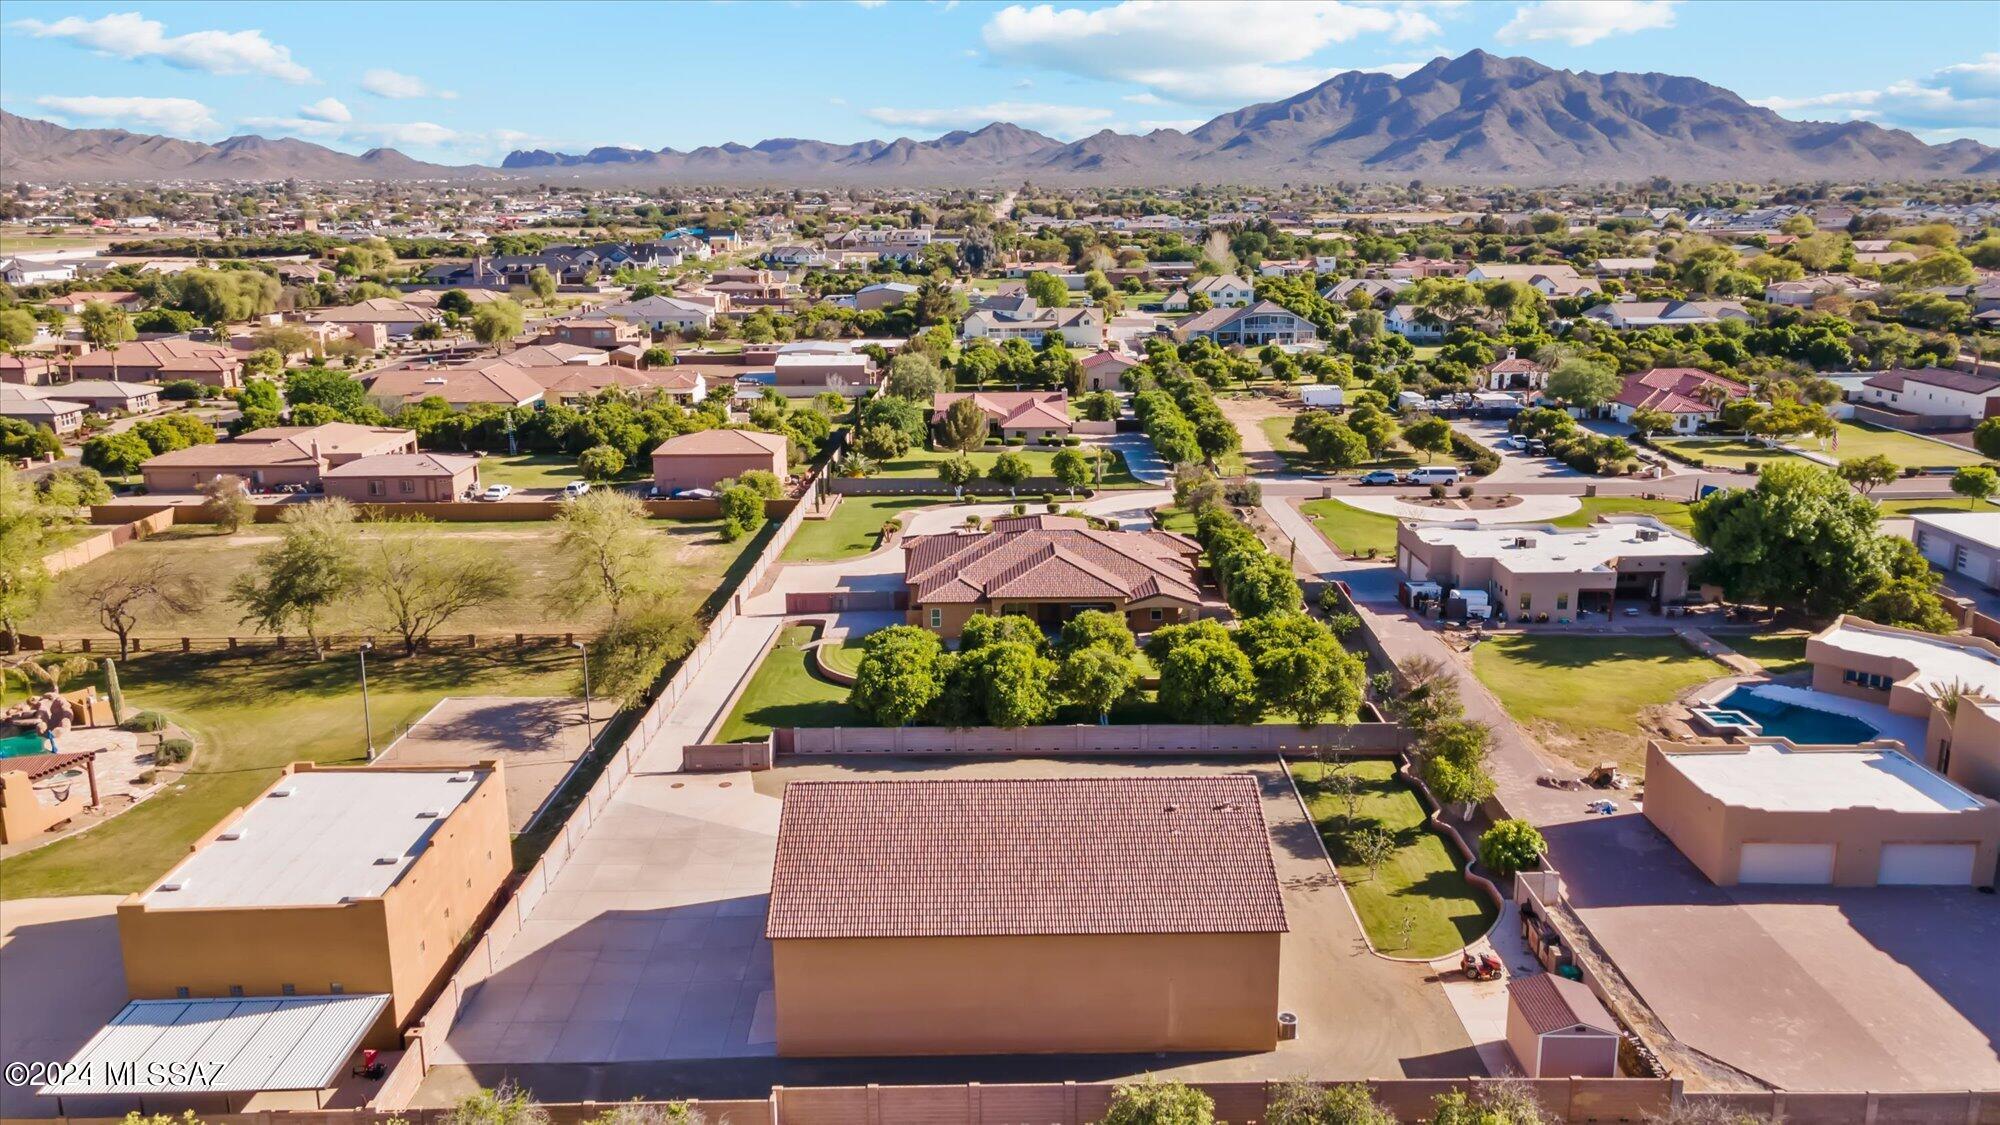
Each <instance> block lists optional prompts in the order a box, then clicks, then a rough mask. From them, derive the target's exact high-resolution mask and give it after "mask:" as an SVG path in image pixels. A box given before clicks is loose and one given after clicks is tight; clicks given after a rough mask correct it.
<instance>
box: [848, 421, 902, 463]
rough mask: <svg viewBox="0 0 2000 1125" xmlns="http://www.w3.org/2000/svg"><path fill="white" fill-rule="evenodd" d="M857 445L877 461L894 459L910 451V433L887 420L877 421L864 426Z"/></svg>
mask: <svg viewBox="0 0 2000 1125" xmlns="http://www.w3.org/2000/svg"><path fill="white" fill-rule="evenodd" d="M855 445H856V446H858V447H859V448H860V450H861V452H862V453H863V454H864V455H866V456H869V457H872V458H874V459H876V460H877V461H893V460H895V459H896V458H898V457H901V456H902V455H903V454H905V453H908V452H909V451H910V435H908V434H906V433H904V432H903V431H901V430H899V429H897V428H896V427H894V426H891V425H889V424H887V423H885V422H877V423H875V424H874V425H872V426H864V427H863V428H862V430H861V436H860V438H859V439H858V440H857V441H856V442H855Z"/></svg>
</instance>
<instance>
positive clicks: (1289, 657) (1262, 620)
mask: <svg viewBox="0 0 2000 1125" xmlns="http://www.w3.org/2000/svg"><path fill="white" fill-rule="evenodd" d="M1236 640H1237V643H1238V644H1240V645H1241V646H1242V647H1243V649H1244V650H1245V651H1246V652H1247V653H1248V654H1249V656H1250V663H1251V665H1252V666H1253V667H1254V668H1255V669H1256V671H1257V687H1258V692H1259V693H1260V695H1261V697H1262V699H1263V702H1264V705H1265V706H1266V707H1267V708H1269V709H1271V710H1274V711H1285V712H1289V713H1291V715H1292V716H1293V717H1294V718H1295V719H1297V720H1298V723H1299V725H1300V726H1302V727H1311V726H1317V725H1318V724H1319V723H1321V722H1322V721H1325V720H1329V719H1330V720H1332V721H1334V722H1339V723H1346V722H1352V721H1353V719H1354V714H1355V711H1356V710H1357V709H1358V708H1359V707H1360V705H1361V687H1362V682H1363V680H1364V679H1365V678H1366V676H1367V674H1368V670H1367V667H1366V666H1365V665H1364V664H1363V663H1362V661H1361V658H1360V657H1358V656H1355V655H1354V654H1353V653H1350V652H1348V651H1347V650H1346V649H1344V648H1342V647H1341V644H1340V641H1339V639H1338V638H1336V637H1335V636H1334V635H1333V631H1332V630H1331V629H1329V628H1327V627H1326V625H1324V624H1322V623H1321V622H1319V621H1317V620H1315V619H1314V618H1311V617H1308V616H1306V615H1305V614H1303V613H1300V612H1297V611H1296V610H1293V611H1286V612H1279V613H1271V614H1266V615H1264V616H1261V617H1253V618H1250V619H1249V620H1246V621H1245V622H1244V623H1243V624H1242V625H1241V626H1240V627H1239V628H1238V629H1237V630H1236Z"/></svg>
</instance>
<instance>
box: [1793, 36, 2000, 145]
mask: <svg viewBox="0 0 2000 1125" xmlns="http://www.w3.org/2000/svg"><path fill="white" fill-rule="evenodd" d="M1754 104H1756V105H1761V106H1763V107H1765V108H1767V109H1770V110H1773V111H1775V112H1778V113H1781V114H1784V115H1786V116H1788V117H1801V118H1805V119H1807V120H1814V121H1826V120H1833V121H1851V120H1856V119H1867V120H1870V121H1874V122H1876V123H1878V124H1881V125H1885V126H1888V127H1889V128H1892V129H1909V130H1911V131H1912V132H1917V133H1922V134H1925V135H1926V136H1929V135H1931V134H1937V133H1945V134H1949V135H1951V136H1958V137H1962V136H1966V135H1968V134H1969V133H1973V132H1977V133H1979V134H1981V135H1987V134H1989V133H1990V132H1991V131H1992V130H1993V128H1994V125H1995V123H1997V122H2000V52H1988V53H1987V54H1985V55H1982V56H1981V57H1980V59H1979V61H1977V62H1969V63H1955V64H1953V65H1951V66H1947V67H1943V68H1941V69H1939V70H1937V71H1934V72H1933V73H1932V74H1931V75H1930V76H1929V77H1928V78H1926V79H1918V80H1908V79H1906V80H1903V81H1899V82H1892V83H1890V84H1889V85H1887V86H1884V87H1882V88H1881V89H1879V90H1848V91H1845V92H1841V93H1833V94H1809V95H1804V96H1800V97H1783V96H1779V97H1769V98H1759V99H1757V100H1756V101H1755V102H1754Z"/></svg>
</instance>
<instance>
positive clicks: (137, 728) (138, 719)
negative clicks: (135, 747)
mask: <svg viewBox="0 0 2000 1125" xmlns="http://www.w3.org/2000/svg"><path fill="white" fill-rule="evenodd" d="M118 729H119V730H124V731H132V732H135V733H139V734H151V733H153V732H155V731H162V730H165V729H167V717H166V716H165V715H162V714H160V713H159V712H158V711H141V712H139V713H138V714H136V715H134V716H132V717H131V718H129V719H127V720H125V721H124V722H122V723H119V724H118Z"/></svg>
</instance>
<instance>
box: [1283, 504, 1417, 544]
mask: <svg viewBox="0 0 2000 1125" xmlns="http://www.w3.org/2000/svg"><path fill="white" fill-rule="evenodd" d="M1299 511H1301V512H1303V513H1305V516H1306V518H1307V519H1309V520H1311V521H1313V526H1314V527H1317V528H1319V533H1320V534H1321V535H1324V536H1326V538H1327V541H1328V542H1330V543H1332V544H1333V545H1334V546H1335V547H1338V548H1339V549H1340V553H1341V554H1343V555H1347V556H1350V557H1355V558H1358V557H1361V556H1363V555H1366V554H1368V553H1369V552H1370V551H1371V550H1372V551H1374V553H1375V554H1377V555H1381V556H1384V557H1393V556H1394V555H1395V553H1396V519H1395V517H1394V516H1385V515H1382V514H1381V513H1379V512H1365V511H1362V510H1361V509H1360V508H1356V507H1353V506H1352V505H1349V504H1343V503H1341V502H1340V501H1338V500H1308V501H1306V502H1305V503H1303V504H1300V505H1299Z"/></svg>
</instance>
